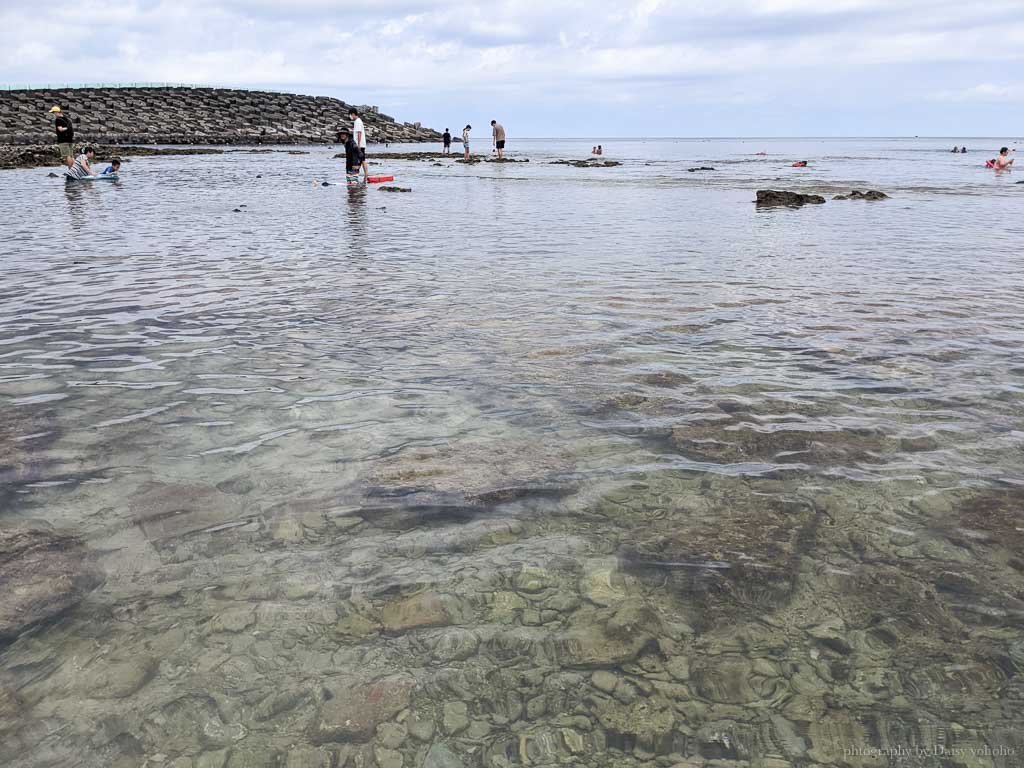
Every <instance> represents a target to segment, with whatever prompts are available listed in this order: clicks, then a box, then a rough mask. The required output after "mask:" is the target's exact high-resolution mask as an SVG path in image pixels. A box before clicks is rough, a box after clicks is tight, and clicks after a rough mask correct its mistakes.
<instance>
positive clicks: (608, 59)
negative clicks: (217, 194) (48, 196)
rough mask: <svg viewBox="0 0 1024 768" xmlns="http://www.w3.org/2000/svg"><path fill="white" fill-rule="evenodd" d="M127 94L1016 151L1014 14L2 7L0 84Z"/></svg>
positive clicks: (1019, 81) (338, 1)
mask: <svg viewBox="0 0 1024 768" xmlns="http://www.w3.org/2000/svg"><path fill="white" fill-rule="evenodd" d="M123 81H160V82H166V81H173V82H189V83H206V84H215V85H232V86H244V87H251V88H255V87H269V88H275V89H280V90H294V91H298V92H303V93H311V94H317V95H327V96H337V97H340V98H343V99H345V100H346V101H350V102H355V103H367V104H377V105H379V106H380V108H381V110H382V111H384V112H387V113H388V114H392V115H394V116H396V117H398V118H399V119H402V120H409V121H413V120H420V121H422V122H423V123H425V124H427V125H430V126H432V127H438V128H444V127H446V126H448V127H452V128H455V127H458V126H460V125H463V124H465V123H466V122H471V123H473V124H474V125H485V124H486V122H488V121H489V120H490V119H491V118H492V117H496V118H498V119H500V120H501V121H502V122H503V123H504V124H505V125H506V127H507V128H508V130H509V133H510V135H518V136H538V137H540V136H585V137H614V136H890V135H910V136H913V135H921V136H950V137H967V136H995V137H1004V136H1006V137H1008V136H1021V135H1024V0H989V1H988V2H986V3H984V4H977V3H967V2H962V1H961V0H958V1H956V2H952V1H949V0H687V1H686V2H683V1H681V0H680V1H673V0H634V1H621V2H612V1H611V0H587V1H586V2H582V1H567V2H561V1H560V0H544V1H539V0H536V1H535V0H514V1H509V2H507V1H506V0H492V1H491V2H464V1H463V0H444V1H443V2H438V1H435V0H420V1H419V2H415V1H414V0H287V1H285V0H136V1H135V2H132V1H131V0H121V1H120V2H110V1H108V0H81V1H80V2H75V3H72V4H70V5H69V4H60V3H40V2H29V1H28V0H0V86H3V85H5V84H8V83H10V84H20V83H27V84H33V85H37V84H45V83H56V82H60V83H65V82H69V83H84V82H90V83H91V82H123ZM126 106H127V105H126Z"/></svg>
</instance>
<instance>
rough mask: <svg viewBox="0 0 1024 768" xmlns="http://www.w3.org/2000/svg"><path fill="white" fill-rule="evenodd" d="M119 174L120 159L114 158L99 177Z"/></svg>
mask: <svg viewBox="0 0 1024 768" xmlns="http://www.w3.org/2000/svg"><path fill="white" fill-rule="evenodd" d="M120 172H121V158H119V157H115V158H114V159H113V160H111V161H110V165H108V166H107V167H106V168H104V169H103V172H102V173H101V174H100V175H101V176H110V175H113V174H117V173H120Z"/></svg>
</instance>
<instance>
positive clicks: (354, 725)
mask: <svg viewBox="0 0 1024 768" xmlns="http://www.w3.org/2000/svg"><path fill="white" fill-rule="evenodd" d="M414 687H415V681H414V680H413V679H412V678H411V677H407V676H404V675H395V676H393V677H386V678H383V679H380V680H376V681H373V682H365V681H359V680H349V681H347V682H345V683H342V682H337V683H333V684H332V687H331V688H330V689H329V691H328V692H329V693H330V698H328V699H326V700H325V701H324V702H323V703H322V704H321V705H320V708H319V711H318V712H317V714H316V717H315V718H314V719H313V723H312V725H311V727H310V738H311V739H312V741H313V743H314V744H326V743H329V742H335V741H357V742H365V741H368V740H369V739H370V738H372V736H373V734H374V732H375V731H376V729H377V726H378V725H380V724H381V723H383V722H384V721H385V720H389V719H390V718H392V717H394V716H395V715H396V714H398V713H399V712H400V711H401V710H403V709H405V708H406V707H407V706H409V699H410V697H411V695H412V690H413V688H414Z"/></svg>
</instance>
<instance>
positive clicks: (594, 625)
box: [554, 604, 660, 667]
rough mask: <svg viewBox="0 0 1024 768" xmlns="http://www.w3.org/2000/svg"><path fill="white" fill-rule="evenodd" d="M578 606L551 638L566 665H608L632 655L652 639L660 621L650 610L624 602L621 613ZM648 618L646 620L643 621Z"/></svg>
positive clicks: (620, 661)
mask: <svg viewBox="0 0 1024 768" xmlns="http://www.w3.org/2000/svg"><path fill="white" fill-rule="evenodd" d="M608 613H609V612H608V611H603V612H596V611H592V610H586V609H580V610H579V611H577V612H576V614H574V615H573V623H572V625H571V626H570V627H569V629H567V630H566V631H565V632H562V633H560V634H558V635H557V636H556V637H555V638H554V644H555V650H556V655H557V656H558V658H559V659H561V661H562V662H563V663H564V664H566V665H567V666H575V667H611V666H615V665H618V664H623V663H625V662H627V661H630V660H632V659H635V658H636V657H637V656H638V655H639V653H640V651H642V650H643V649H644V647H645V646H646V645H647V644H648V643H649V642H651V641H652V640H653V639H654V634H653V632H654V631H657V630H660V622H659V621H657V617H656V615H655V614H653V612H652V611H650V610H649V609H646V608H645V607H643V606H641V607H639V608H637V607H636V606H633V605H629V604H627V605H626V606H624V610H622V613H621V615H620V614H617V613H615V612H611V615H610V616H609V615H608ZM647 622H650V623H647Z"/></svg>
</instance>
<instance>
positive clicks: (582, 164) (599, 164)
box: [548, 159, 622, 168]
mask: <svg viewBox="0 0 1024 768" xmlns="http://www.w3.org/2000/svg"><path fill="white" fill-rule="evenodd" d="M548 165H571V166H572V167H573V168H614V167H615V166H617V165H622V163H620V162H619V161H618V160H596V159H590V160H552V161H551V162H550V163H548Z"/></svg>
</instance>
